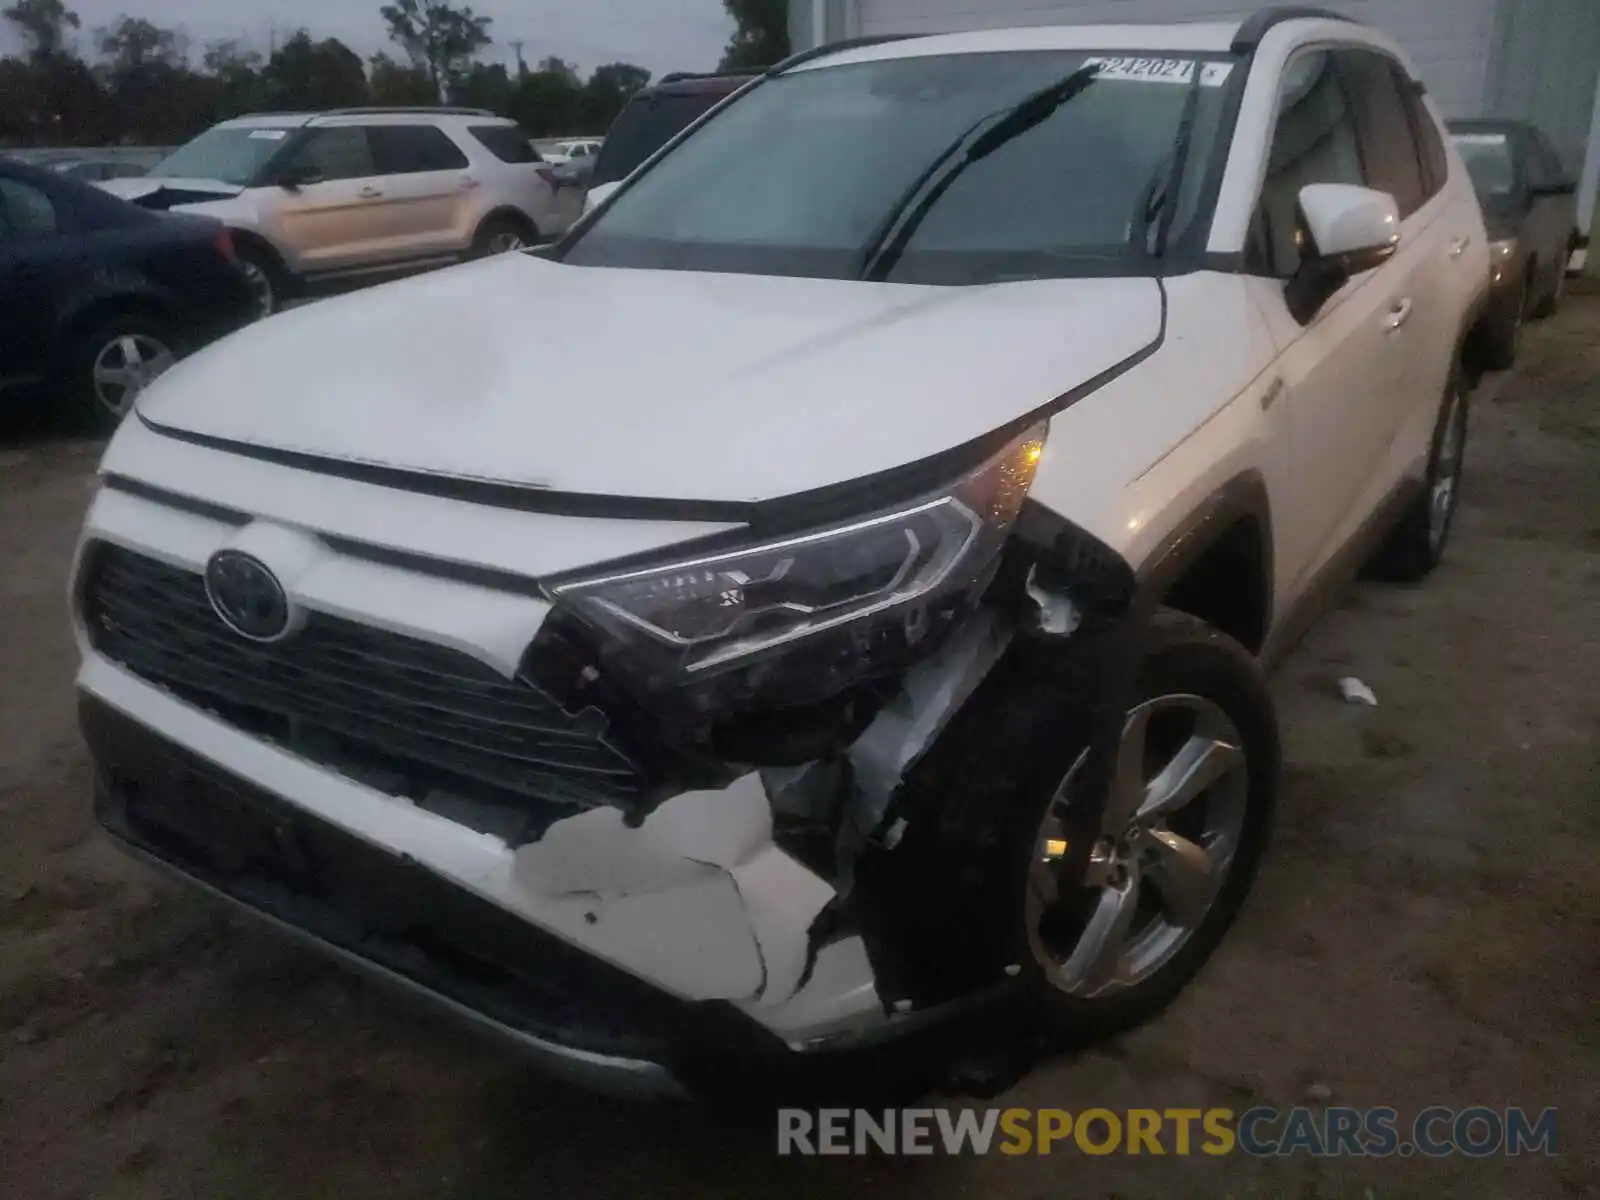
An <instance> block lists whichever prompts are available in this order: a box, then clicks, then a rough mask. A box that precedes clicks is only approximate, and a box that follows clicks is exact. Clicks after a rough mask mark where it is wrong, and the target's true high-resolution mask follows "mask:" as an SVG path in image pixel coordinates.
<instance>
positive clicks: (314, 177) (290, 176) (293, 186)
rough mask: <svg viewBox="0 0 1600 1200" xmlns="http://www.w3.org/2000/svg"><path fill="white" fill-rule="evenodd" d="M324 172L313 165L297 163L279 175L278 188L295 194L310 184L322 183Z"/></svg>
mask: <svg viewBox="0 0 1600 1200" xmlns="http://www.w3.org/2000/svg"><path fill="white" fill-rule="evenodd" d="M321 182H322V172H321V171H320V170H318V169H317V168H316V167H315V166H314V165H313V164H311V163H296V164H295V165H293V166H289V167H285V168H284V169H283V170H282V171H281V172H280V173H279V175H278V186H279V187H281V188H285V189H287V190H288V191H291V192H295V191H299V190H300V189H301V188H303V187H305V186H306V184H308V183H321Z"/></svg>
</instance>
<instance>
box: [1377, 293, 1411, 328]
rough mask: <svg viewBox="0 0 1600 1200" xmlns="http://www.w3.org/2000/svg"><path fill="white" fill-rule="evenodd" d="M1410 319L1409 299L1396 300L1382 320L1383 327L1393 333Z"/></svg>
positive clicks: (1408, 297)
mask: <svg viewBox="0 0 1600 1200" xmlns="http://www.w3.org/2000/svg"><path fill="white" fill-rule="evenodd" d="M1410 319H1411V297H1410V296H1407V297H1406V298H1405V299H1403V300H1396V301H1395V302H1394V307H1393V308H1391V309H1390V310H1389V315H1388V316H1387V317H1385V318H1384V319H1383V327H1384V328H1385V329H1387V330H1388V331H1389V332H1390V333H1393V332H1394V331H1395V330H1396V329H1399V328H1400V326H1402V325H1404V324H1405V323H1406V322H1407V321H1409V320H1410Z"/></svg>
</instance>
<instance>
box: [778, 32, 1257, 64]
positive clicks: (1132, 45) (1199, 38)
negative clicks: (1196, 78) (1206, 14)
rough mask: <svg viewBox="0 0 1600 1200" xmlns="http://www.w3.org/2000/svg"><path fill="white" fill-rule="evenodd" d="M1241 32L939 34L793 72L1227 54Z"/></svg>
mask: <svg viewBox="0 0 1600 1200" xmlns="http://www.w3.org/2000/svg"><path fill="white" fill-rule="evenodd" d="M1238 32H1239V22H1238V21H1190V22H1180V23H1173V24H1166V25H1032V26H1027V27H1021V28H1015V29H986V30H981V31H978V32H974V33H941V34H931V35H929V36H927V37H910V38H903V39H896V40H895V41H888V42H877V43H875V44H873V45H869V46H855V47H853V48H850V49H846V50H841V51H840V52H839V53H837V54H829V55H826V56H824V57H819V58H813V59H811V60H810V61H808V62H804V63H801V64H799V65H798V66H796V67H794V68H792V70H795V71H809V70H814V69H816V68H819V67H838V66H844V65H846V64H849V63H858V62H878V61H882V60H886V59H896V58H928V57H932V56H934V55H940V54H985V53H1005V52H1017V51H1026V50H1159V51H1178V52H1184V53H1191V54H1193V53H1199V54H1226V53H1227V52H1228V48H1229V46H1230V45H1231V44H1232V43H1233V38H1234V35H1235V34H1236V33H1238Z"/></svg>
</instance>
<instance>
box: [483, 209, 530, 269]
mask: <svg viewBox="0 0 1600 1200" xmlns="http://www.w3.org/2000/svg"><path fill="white" fill-rule="evenodd" d="M538 244H539V230H538V228H537V227H536V226H535V225H534V224H533V222H532V221H529V220H526V219H524V218H521V217H513V216H510V215H507V214H501V215H500V216H496V217H490V218H489V219H488V220H487V221H485V222H484V223H483V224H482V225H480V226H479V227H478V232H477V235H476V236H475V237H474V238H473V239H472V257H473V258H490V257H492V256H493V255H496V254H510V253H512V252H513V251H516V250H526V249H528V248H529V247H530V246H537V245H538Z"/></svg>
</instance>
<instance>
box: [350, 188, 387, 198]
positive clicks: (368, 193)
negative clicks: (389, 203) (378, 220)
mask: <svg viewBox="0 0 1600 1200" xmlns="http://www.w3.org/2000/svg"><path fill="white" fill-rule="evenodd" d="M356 194H357V195H358V196H360V197H361V198H362V199H363V200H376V199H377V198H378V197H379V196H381V195H383V189H382V188H375V187H372V186H371V185H368V186H367V187H364V188H362V189H361V190H360V191H359V192H357V193H356Z"/></svg>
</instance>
